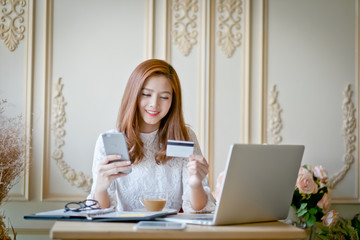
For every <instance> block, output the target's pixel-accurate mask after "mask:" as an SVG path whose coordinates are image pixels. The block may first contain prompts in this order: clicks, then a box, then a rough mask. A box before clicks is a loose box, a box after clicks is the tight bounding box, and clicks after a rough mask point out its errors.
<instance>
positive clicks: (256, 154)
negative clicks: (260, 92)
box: [159, 144, 305, 225]
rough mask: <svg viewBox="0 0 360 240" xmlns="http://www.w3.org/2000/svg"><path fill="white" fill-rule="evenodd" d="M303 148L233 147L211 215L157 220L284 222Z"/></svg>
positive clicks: (236, 145) (196, 222) (231, 147)
mask: <svg viewBox="0 0 360 240" xmlns="http://www.w3.org/2000/svg"><path fill="white" fill-rule="evenodd" d="M304 149H305V148H304V146H303V145H256V144H233V145H231V146H230V151H229V155H228V159H227V164H226V169H225V170H226V174H225V178H224V182H223V186H222V190H221V192H220V198H219V202H218V203H217V205H216V209H215V212H214V213H213V214H178V215H172V216H167V217H164V218H162V219H161V220H166V221H174V222H186V223H189V224H201V225H228V224H238V223H250V222H265V221H275V220H281V219H285V218H286V217H287V216H288V212H289V209H290V205H291V201H292V197H293V193H294V189H295V184H296V179H297V176H298V172H299V168H300V165H301V160H302V156H303V154H304ZM159 220H160V218H159Z"/></svg>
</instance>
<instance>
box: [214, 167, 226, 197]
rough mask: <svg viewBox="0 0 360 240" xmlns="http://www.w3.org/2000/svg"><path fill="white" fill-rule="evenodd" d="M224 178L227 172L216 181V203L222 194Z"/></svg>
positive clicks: (222, 173) (223, 172)
mask: <svg viewBox="0 0 360 240" xmlns="http://www.w3.org/2000/svg"><path fill="white" fill-rule="evenodd" d="M224 177H225V171H222V172H221V173H220V174H219V176H218V178H217V181H216V190H215V192H214V193H213V196H214V198H215V199H216V201H219V199H218V198H219V197H220V192H221V188H222V185H223V182H224Z"/></svg>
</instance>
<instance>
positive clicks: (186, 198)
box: [182, 128, 215, 212]
mask: <svg viewBox="0 0 360 240" xmlns="http://www.w3.org/2000/svg"><path fill="white" fill-rule="evenodd" d="M188 131H189V135H190V139H191V141H193V142H194V154H196V155H201V156H203V155H202V153H201V149H200V146H199V142H198V140H197V137H196V135H195V133H194V132H193V131H192V130H191V129H190V128H189V129H188ZM186 165H187V161H184V163H183V173H182V175H183V178H182V179H183V188H184V194H183V206H182V208H183V210H184V212H212V211H214V210H215V199H214V197H213V195H212V194H211V191H210V188H209V185H208V179H207V177H205V178H204V179H203V181H202V184H203V187H204V190H205V192H206V194H207V196H208V201H207V203H206V205H205V207H204V208H203V209H201V210H195V209H193V208H192V206H191V202H190V187H189V184H188V171H187V167H186Z"/></svg>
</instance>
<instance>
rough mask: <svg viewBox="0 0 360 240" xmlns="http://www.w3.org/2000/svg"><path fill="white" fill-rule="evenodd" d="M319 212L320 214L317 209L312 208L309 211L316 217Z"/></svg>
mask: <svg viewBox="0 0 360 240" xmlns="http://www.w3.org/2000/svg"><path fill="white" fill-rule="evenodd" d="M317 212H318V210H317V209H316V208H311V209H310V210H309V213H310V214H312V215H315V214H316V213H317Z"/></svg>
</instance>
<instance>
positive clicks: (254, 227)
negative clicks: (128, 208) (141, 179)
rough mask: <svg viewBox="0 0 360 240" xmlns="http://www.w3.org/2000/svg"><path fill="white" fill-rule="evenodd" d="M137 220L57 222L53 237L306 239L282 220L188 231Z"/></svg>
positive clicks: (302, 232)
mask: <svg viewBox="0 0 360 240" xmlns="http://www.w3.org/2000/svg"><path fill="white" fill-rule="evenodd" d="M134 225H135V223H113V222H108V223H105V222H73V221H71V222H66V221H57V222H55V224H54V226H53V227H52V229H51V232H50V237H51V238H52V239H304V238H305V237H306V233H305V231H304V230H302V229H299V228H296V227H294V226H291V225H288V224H285V223H282V222H266V223H253V224H241V225H230V226H198V225H187V227H186V229H185V230H180V231H179V230H141V231H139V230H134V229H133V227H134Z"/></svg>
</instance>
